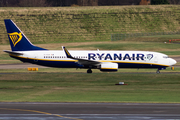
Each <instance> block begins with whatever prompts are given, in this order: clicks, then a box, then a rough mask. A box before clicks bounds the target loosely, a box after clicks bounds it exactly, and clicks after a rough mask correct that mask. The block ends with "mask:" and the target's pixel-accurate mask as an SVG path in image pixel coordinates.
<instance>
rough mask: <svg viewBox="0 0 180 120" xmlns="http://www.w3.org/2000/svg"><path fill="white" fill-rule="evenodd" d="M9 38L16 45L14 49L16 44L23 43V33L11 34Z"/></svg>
mask: <svg viewBox="0 0 180 120" xmlns="http://www.w3.org/2000/svg"><path fill="white" fill-rule="evenodd" d="M9 38H10V39H11V41H12V43H13V44H14V47H15V46H16V44H17V43H18V42H19V41H21V39H22V33H17V32H13V33H9Z"/></svg>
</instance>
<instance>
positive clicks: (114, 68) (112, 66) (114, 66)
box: [100, 63, 118, 72]
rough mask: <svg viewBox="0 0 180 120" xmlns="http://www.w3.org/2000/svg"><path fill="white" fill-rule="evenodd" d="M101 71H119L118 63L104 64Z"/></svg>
mask: <svg viewBox="0 0 180 120" xmlns="http://www.w3.org/2000/svg"><path fill="white" fill-rule="evenodd" d="M100 71H103V72H116V71H118V64H117V63H103V64H101V66H100Z"/></svg>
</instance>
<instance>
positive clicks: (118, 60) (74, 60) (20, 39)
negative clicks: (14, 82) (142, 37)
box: [4, 19, 176, 73]
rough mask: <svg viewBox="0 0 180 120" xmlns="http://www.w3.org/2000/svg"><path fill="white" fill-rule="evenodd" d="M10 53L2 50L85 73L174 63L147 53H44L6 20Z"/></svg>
mask: <svg viewBox="0 0 180 120" xmlns="http://www.w3.org/2000/svg"><path fill="white" fill-rule="evenodd" d="M4 22H5V26H6V29H7V33H8V38H9V42H10V45H11V50H12V51H7V50H4V52H6V53H9V55H10V57H12V58H15V59H18V60H21V61H22V62H29V63H32V64H37V65H43V66H49V67H57V68H84V69H87V73H92V70H91V69H99V70H100V71H105V72H109V71H118V68H156V69H157V73H159V70H162V69H166V67H172V65H174V64H176V61H175V60H174V59H172V58H169V57H168V56H167V55H165V54H162V53H158V52H148V51H100V50H97V51H91V50H88V51H87V50H84V51H80V50H77V51H74V50H71V51H68V50H67V49H66V48H65V47H62V50H56V51H55V50H47V49H44V48H40V47H37V46H34V45H33V44H32V43H31V42H30V41H29V40H28V38H27V37H26V36H25V35H24V34H23V32H22V31H21V30H20V29H19V28H18V27H17V26H16V24H15V23H14V22H13V21H12V20H10V19H5V20H4Z"/></svg>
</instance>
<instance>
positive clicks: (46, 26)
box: [0, 5, 180, 44]
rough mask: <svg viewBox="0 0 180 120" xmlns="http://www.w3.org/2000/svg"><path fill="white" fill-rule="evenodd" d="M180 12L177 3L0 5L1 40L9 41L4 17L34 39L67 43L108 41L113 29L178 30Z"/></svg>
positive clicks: (133, 31)
mask: <svg viewBox="0 0 180 120" xmlns="http://www.w3.org/2000/svg"><path fill="white" fill-rule="evenodd" d="M179 13H180V10H179V5H156V6H153V5H150V6H113V7H112V6H97V7H50V8H49V7H45V8H43V7H41V8H17V7H15V8H7V7H2V8H0V16H1V17H0V44H7V43H8V39H7V34H6V30H5V26H4V22H3V20H4V19H12V20H13V21H14V22H15V23H16V24H17V25H18V26H19V28H20V29H21V30H22V31H23V32H24V33H25V34H26V36H27V37H28V38H29V39H30V40H31V41H32V42H33V43H69V42H89V41H110V40H111V34H112V33H139V32H155V31H158V32H163V31H165V32H171V31H179V30H180V27H179V26H180V14H179ZM166 37H167V38H168V39H169V38H171V36H169V37H168V36H166ZM177 37H179V36H177ZM151 39H152V38H151ZM162 39H164V38H162ZM155 41H162V40H161V39H155Z"/></svg>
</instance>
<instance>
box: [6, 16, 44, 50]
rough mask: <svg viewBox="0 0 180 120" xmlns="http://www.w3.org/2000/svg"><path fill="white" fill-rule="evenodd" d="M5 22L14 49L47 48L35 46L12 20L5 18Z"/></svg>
mask: <svg viewBox="0 0 180 120" xmlns="http://www.w3.org/2000/svg"><path fill="white" fill-rule="evenodd" d="M4 22H5V26H6V30H7V34H8V38H9V42H10V45H11V49H12V51H30V50H46V49H44V48H40V47H37V46H34V45H33V44H32V43H31V42H30V41H29V40H28V38H27V37H26V36H25V35H24V34H23V32H22V31H21V30H20V29H19V28H18V27H17V26H16V24H15V23H14V22H13V21H12V20H10V19H5V20H4Z"/></svg>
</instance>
